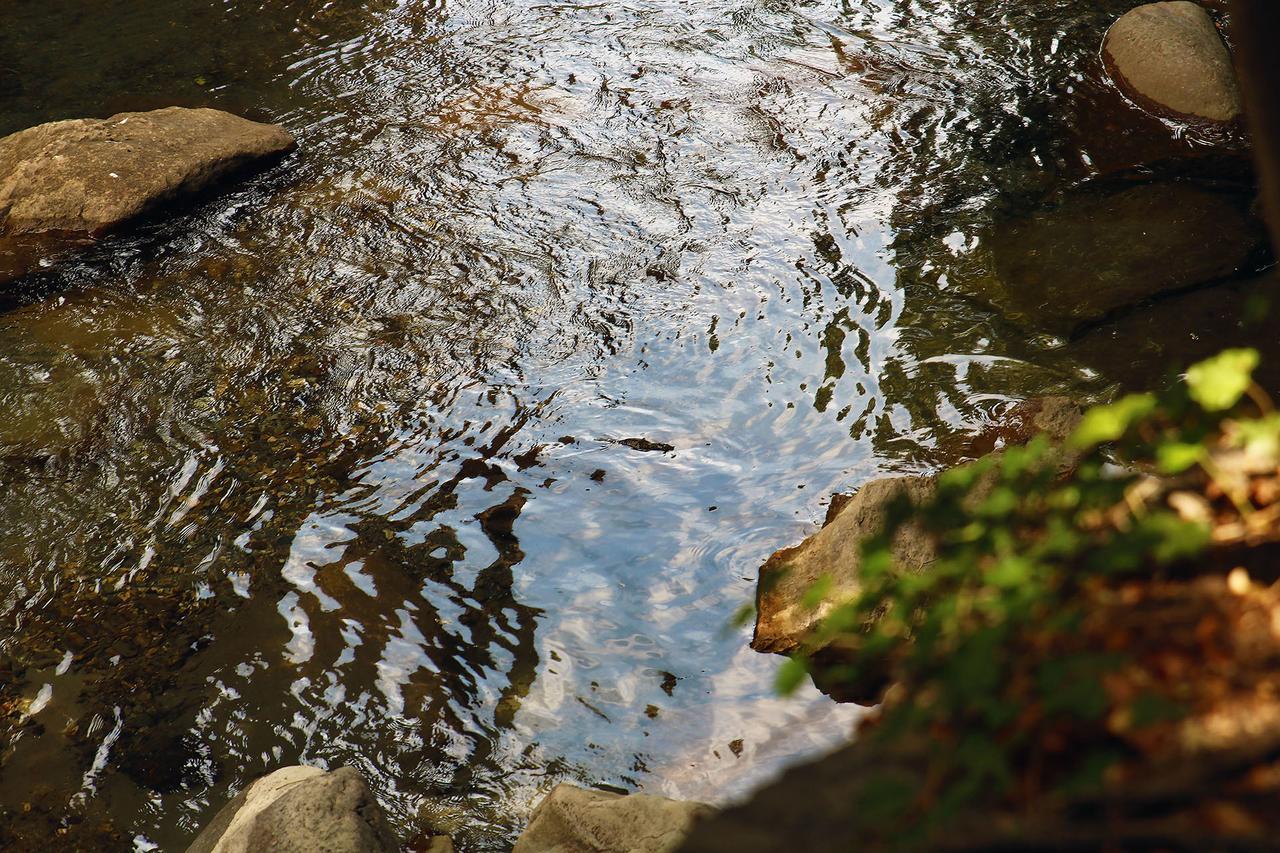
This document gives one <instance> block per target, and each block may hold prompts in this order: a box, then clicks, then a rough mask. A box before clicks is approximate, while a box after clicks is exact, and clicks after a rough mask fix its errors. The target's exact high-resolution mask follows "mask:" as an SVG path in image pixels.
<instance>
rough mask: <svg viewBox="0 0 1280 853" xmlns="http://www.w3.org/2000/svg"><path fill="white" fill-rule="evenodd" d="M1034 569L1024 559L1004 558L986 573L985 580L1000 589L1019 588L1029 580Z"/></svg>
mask: <svg viewBox="0 0 1280 853" xmlns="http://www.w3.org/2000/svg"><path fill="white" fill-rule="evenodd" d="M1035 568H1036V566H1035V563H1034V562H1032V561H1031V560H1028V559H1027V558H1026V557H1005V558H1004V559H1003V560H1001V561H999V562H998V563H996V564H995V565H994V566H992V567H991V570H990V571H989V572H987V580H988V581H990V582H991V583H992V584H994V585H995V586H998V587H1000V588H1002V589H1008V588H1011V587H1016V586H1021V585H1022V584H1024V583H1026V582H1027V581H1028V580H1030V579H1031V574H1032V572H1034V571H1035Z"/></svg>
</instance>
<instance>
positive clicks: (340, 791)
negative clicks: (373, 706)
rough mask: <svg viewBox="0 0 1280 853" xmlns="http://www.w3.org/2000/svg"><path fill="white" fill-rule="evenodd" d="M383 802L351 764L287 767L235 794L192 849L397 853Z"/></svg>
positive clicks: (200, 852) (190, 852)
mask: <svg viewBox="0 0 1280 853" xmlns="http://www.w3.org/2000/svg"><path fill="white" fill-rule="evenodd" d="M399 849H400V846H399V844H397V843H396V840H395V836H394V835H393V834H392V833H391V829H390V827H389V826H388V825H387V822H386V819H385V818H384V817H383V815H382V811H381V809H380V808H379V807H378V803H377V801H376V800H374V798H373V794H371V793H370V792H369V787H368V786H367V785H366V784H365V781H364V779H363V778H362V777H361V776H360V774H359V773H358V772H357V771H356V770H355V769H354V768H351V767H342V768H339V769H337V770H334V771H333V772H331V773H325V772H324V771H322V770H319V769H317V768H315V767H284V768H282V769H280V770H277V771H275V772H274V773H272V774H270V775H268V776H264V777H263V778H261V779H259V780H257V781H256V782H254V783H253V784H252V785H250V786H249V787H247V788H245V789H244V790H243V791H241V792H240V793H239V794H237V795H236V797H235V798H234V799H232V800H231V802H229V803H227V804H226V805H225V806H223V807H222V810H221V811H220V812H218V814H217V815H216V816H215V817H214V818H213V820H212V821H210V822H209V824H208V825H207V826H206V827H205V828H204V831H202V832H201V833H200V835H199V836H198V837H197V838H196V840H195V841H193V842H192V843H191V846H190V847H188V848H187V853H255V852H256V851H259V850H271V851H275V853H311V851H325V853H393V851H398V850H399Z"/></svg>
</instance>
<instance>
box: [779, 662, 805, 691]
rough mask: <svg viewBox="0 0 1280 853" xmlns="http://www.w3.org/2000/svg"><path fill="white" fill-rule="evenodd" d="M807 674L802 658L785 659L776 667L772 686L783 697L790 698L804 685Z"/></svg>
mask: <svg viewBox="0 0 1280 853" xmlns="http://www.w3.org/2000/svg"><path fill="white" fill-rule="evenodd" d="M808 674H809V666H808V664H807V663H806V662H805V659H804V658H802V657H793V658H787V659H786V660H784V661H783V662H782V666H780V667H778V674H777V676H776V677H775V678H774V682H773V686H774V689H775V690H777V691H778V693H780V694H781V695H783V696H790V695H791V694H792V693H795V692H796V690H797V689H798V688H799V687H800V685H801V684H803V683H804V680H805V677H806V676H808Z"/></svg>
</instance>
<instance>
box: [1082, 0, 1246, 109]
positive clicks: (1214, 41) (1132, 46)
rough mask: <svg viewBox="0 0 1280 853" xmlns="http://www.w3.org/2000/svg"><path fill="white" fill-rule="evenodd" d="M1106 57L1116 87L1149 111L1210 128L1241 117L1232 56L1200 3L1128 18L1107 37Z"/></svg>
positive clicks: (1151, 8) (1182, 1)
mask: <svg viewBox="0 0 1280 853" xmlns="http://www.w3.org/2000/svg"><path fill="white" fill-rule="evenodd" d="M1102 56H1103V61H1104V62H1105V63H1106V66H1107V71H1108V73H1110V74H1111V77H1112V79H1113V80H1115V82H1116V85H1117V86H1119V87H1120V89H1121V90H1122V91H1123V92H1124V93H1125V94H1126V95H1128V96H1129V97H1130V98H1132V99H1133V100H1134V101H1135V102H1136V103H1137V104H1138V105H1139V106H1141V107H1143V108H1145V109H1148V110H1151V111H1154V112H1157V113H1160V114H1163V115H1166V116H1170V117H1173V118H1184V119H1185V118H1191V119H1199V120H1203V121H1211V122H1229V121H1233V120H1235V119H1236V118H1238V117H1239V116H1240V111H1241V100H1240V90H1239V88H1238V87H1237V85H1236V77H1235V72H1234V70H1233V69H1232V67H1231V55H1230V54H1229V53H1228V52H1227V48H1226V45H1224V44H1223V43H1222V38H1221V37H1220V36H1219V35H1218V31H1217V29H1216V28H1215V27H1214V25H1213V19H1212V18H1210V17H1209V13H1208V12H1206V11H1205V10H1204V9H1202V8H1200V7H1199V6H1197V5H1196V4H1195V3H1189V2H1186V0H1177V2H1171V3H1148V4H1147V5H1145V6H1139V7H1138V8H1136V9H1133V10H1131V11H1129V12H1127V13H1126V14H1124V15H1122V16H1121V17H1120V18H1119V19H1118V20H1117V21H1116V22H1115V23H1114V24H1112V25H1111V29H1109V30H1108V31H1107V35H1106V37H1105V38H1104V39H1103V42H1102Z"/></svg>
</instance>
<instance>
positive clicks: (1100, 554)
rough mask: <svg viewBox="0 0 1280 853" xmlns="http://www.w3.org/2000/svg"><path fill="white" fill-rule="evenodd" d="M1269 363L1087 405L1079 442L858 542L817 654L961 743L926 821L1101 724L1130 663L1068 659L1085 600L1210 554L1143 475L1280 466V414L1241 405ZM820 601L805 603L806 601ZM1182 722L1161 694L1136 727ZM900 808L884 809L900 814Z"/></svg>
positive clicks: (1247, 354)
mask: <svg viewBox="0 0 1280 853" xmlns="http://www.w3.org/2000/svg"><path fill="white" fill-rule="evenodd" d="M1257 361H1258V357H1257V353H1256V352H1254V351H1252V350H1228V351H1226V352H1224V353H1222V354H1221V355H1219V356H1217V357H1215V358H1212V359H1209V360H1208V361H1205V362H1202V363H1200V364H1197V365H1195V366H1194V367H1192V368H1191V369H1190V370H1188V371H1187V374H1186V381H1185V383H1184V384H1183V385H1180V386H1177V387H1175V388H1172V389H1170V390H1169V391H1167V392H1165V393H1164V394H1162V395H1156V394H1136V395H1131V396H1127V397H1124V398H1122V399H1120V400H1118V401H1116V402H1114V403H1111V404H1109V405H1104V406H1098V407H1095V408H1093V409H1091V410H1090V411H1088V412H1087V413H1086V414H1085V416H1084V418H1083V420H1082V422H1081V424H1080V426H1079V428H1078V429H1077V431H1076V432H1075V434H1074V435H1073V436H1072V437H1071V438H1070V440H1069V441H1068V444H1067V449H1061V448H1054V447H1052V446H1050V444H1049V442H1048V441H1046V440H1044V439H1043V438H1039V439H1036V440H1035V441H1032V442H1031V443H1030V444H1028V445H1027V446H1025V447H1012V448H1007V449H1005V450H1004V451H1003V452H1002V453H999V454H993V455H990V456H988V457H985V458H983V459H980V460H978V461H976V462H973V463H971V464H968V465H964V466H961V467H959V468H955V469H952V470H949V471H946V472H944V473H942V474H941V475H940V476H939V477H938V480H937V486H938V487H937V492H936V495H935V497H934V498H933V500H932V501H929V502H927V503H925V504H924V505H922V506H918V507H917V506H912V505H911V504H910V502H908V501H907V500H906V499H905V498H900V499H899V500H897V501H895V502H894V503H893V504H891V505H890V506H889V507H888V509H887V517H888V522H887V524H886V527H885V530H884V532H883V533H882V534H880V535H877V536H875V537H873V538H871V539H869V540H868V541H866V542H864V544H863V561H862V578H861V580H862V581H863V585H864V586H863V593H862V595H861V596H860V597H859V598H857V599H856V600H854V601H851V602H848V603H845V604H842V605H840V606H838V607H836V608H835V609H834V610H833V612H832V613H830V615H829V616H828V617H827V618H826V619H825V620H824V622H823V623H822V625H821V626H820V628H819V629H818V631H817V632H816V633H815V635H814V636H813V637H812V643H811V645H810V646H809V647H808V648H807V650H806V651H807V652H809V653H812V652H814V651H817V650H818V649H822V648H825V647H827V646H829V645H831V644H833V643H838V646H839V648H840V649H841V650H842V654H844V655H845V657H846V658H847V660H845V661H844V664H846V665H845V666H842V669H840V670H838V671H836V672H835V673H834V674H835V675H839V673H840V672H843V673H845V674H846V675H847V677H848V678H849V679H850V682H851V683H852V682H855V681H857V680H859V679H861V678H863V677H865V676H871V675H873V674H874V673H876V672H881V673H883V672H885V671H886V670H888V671H891V672H892V673H893V676H894V679H895V680H896V681H898V682H900V683H902V684H904V685H906V686H908V690H907V691H905V696H906V698H905V699H904V700H902V701H900V702H898V703H896V704H894V705H893V706H892V707H891V708H889V709H888V710H886V711H885V713H884V715H883V718H882V720H881V723H880V724H879V726H878V727H877V729H876V731H877V732H879V734H880V736H883V737H890V738H892V737H897V736H900V735H902V734H905V733H908V732H916V733H920V732H929V733H938V732H942V733H951V735H950V736H951V741H950V746H949V747H948V748H946V749H940V750H939V755H940V756H942V761H943V769H944V772H943V778H944V779H945V784H943V786H942V788H941V789H940V790H939V791H934V792H933V794H932V795H930V796H931V797H932V799H931V804H932V805H931V808H930V810H929V811H930V813H931V814H937V813H939V812H940V811H942V812H945V811H950V810H955V809H958V808H960V807H962V806H963V804H964V803H965V802H967V801H969V800H970V799H972V798H974V797H977V796H980V795H983V796H987V795H990V794H992V793H993V792H995V793H999V792H1000V791H1001V790H1004V789H1005V788H1007V787H1008V786H1009V785H1011V784H1012V774H1011V773H1010V772H1009V769H1008V768H1009V766H1010V761H1011V760H1012V759H1011V756H1013V755H1014V754H1015V753H1016V752H1017V750H1019V749H1022V748H1024V747H1026V745H1027V744H1028V743H1029V742H1030V741H1031V739H1033V738H1034V736H1035V732H1037V731H1045V730H1049V729H1054V730H1057V728H1061V727H1067V728H1068V729H1070V727H1072V726H1081V725H1085V724H1088V723H1090V722H1095V721H1097V720H1098V719H1099V718H1100V717H1102V716H1103V715H1104V714H1105V713H1107V711H1108V701H1109V700H1108V696H1107V694H1106V692H1105V691H1104V689H1103V687H1102V685H1103V682H1104V678H1105V677H1106V675H1107V673H1108V672H1112V671H1115V670H1117V669H1119V668H1120V667H1121V666H1122V664H1123V662H1124V659H1123V657H1121V656H1119V655H1116V654H1099V653H1096V652H1094V651H1091V650H1088V649H1077V650H1076V651H1074V652H1071V653H1065V652H1062V651H1061V650H1062V649H1064V648H1070V647H1071V642H1070V640H1071V638H1072V637H1073V636H1074V635H1075V633H1076V632H1077V631H1078V629H1079V626H1080V625H1081V624H1082V621H1083V619H1084V617H1085V615H1086V614H1085V613H1083V612H1081V610H1080V609H1079V608H1080V606H1081V605H1080V604H1079V602H1080V601H1082V600H1085V598H1084V597H1082V596H1081V595H1079V593H1080V592H1081V591H1082V590H1083V589H1084V588H1085V587H1086V586H1087V585H1090V584H1092V585H1097V584H1100V583H1101V584H1105V583H1110V582H1113V581H1117V580H1120V579H1123V578H1125V577H1127V576H1135V575H1140V574H1151V573H1156V572H1160V571H1162V570H1163V569H1164V567H1167V566H1171V565H1174V564H1177V563H1179V562H1180V561H1187V560H1194V559H1195V558H1196V557H1197V555H1199V554H1201V553H1202V552H1203V551H1204V549H1205V548H1206V547H1207V545H1208V544H1209V541H1210V531H1209V528H1208V526H1207V524H1205V523H1203V522H1200V521H1188V520H1184V519H1183V518H1182V517H1180V516H1179V515H1177V514H1175V513H1174V512H1172V511H1169V510H1167V509H1162V508H1159V507H1151V508H1148V507H1144V506H1142V505H1141V502H1140V501H1139V500H1137V499H1135V498H1134V497H1133V490H1135V489H1137V488H1138V487H1139V486H1140V485H1141V480H1142V478H1143V477H1144V476H1145V475H1144V474H1142V473H1140V472H1141V471H1143V470H1148V471H1150V470H1155V471H1159V472H1160V473H1163V474H1167V475H1185V474H1189V473H1190V472H1191V471H1193V470H1194V469H1197V467H1199V468H1200V469H1201V471H1202V473H1204V472H1208V476H1209V477H1212V476H1213V471H1212V470H1211V468H1212V455H1211V453H1210V449H1211V448H1212V447H1213V446H1215V442H1218V443H1221V442H1222V441H1224V440H1225V441H1226V442H1228V443H1230V442H1234V444H1235V445H1236V446H1238V447H1241V448H1244V449H1245V450H1246V451H1247V452H1250V453H1259V454H1263V453H1265V454H1269V455H1270V456H1272V457H1277V456H1280V415H1277V414H1272V413H1270V412H1261V413H1259V412H1251V413H1250V412H1241V411H1239V409H1240V408H1241V407H1243V406H1244V405H1245V403H1242V400H1243V399H1244V398H1245V396H1246V394H1252V393H1253V392H1251V389H1250V383H1251V378H1250V376H1251V371H1252V370H1253V369H1254V367H1255V366H1256V365H1257ZM1254 396H1256V395H1254ZM1224 436H1226V439H1224V438H1223V437H1224ZM1117 462H1121V463H1122V464H1120V465H1117V464H1116V463H1117ZM1064 470H1065V471H1068V473H1066V474H1064V473H1063V472H1064ZM908 522H910V523H912V524H913V525H916V526H917V527H919V528H920V529H922V530H924V531H926V532H927V533H928V534H930V535H931V536H932V537H933V539H934V541H935V543H936V546H937V558H936V560H935V562H934V563H933V564H931V565H930V566H929V567H928V568H927V569H926V570H925V571H924V572H922V573H919V574H913V573H909V572H900V571H896V570H895V569H894V561H893V554H892V547H891V543H892V541H893V535H894V532H895V531H896V530H898V529H899V528H900V527H901V526H902V525H903V524H906V523H908ZM818 592H821V589H819V588H815V590H811V593H813V594H814V595H817V594H818ZM817 603H818V602H817V601H816V600H811V598H810V597H806V601H805V606H808V607H815V606H817ZM1028 649H1036V650H1039V651H1038V652H1037V653H1036V654H1028V653H1027V651H1028ZM1055 649H1057V650H1058V651H1056V652H1055V651H1052V650H1055ZM1045 650H1050V651H1045ZM805 661H806V656H805V654H800V655H798V656H796V657H795V658H794V659H792V660H791V661H790V662H789V663H788V664H787V665H784V667H783V668H782V671H781V672H780V673H779V678H778V684H779V687H780V688H788V689H794V688H795V686H796V685H798V684H799V683H800V682H801V680H802V678H803V675H804V672H805V666H806V664H805ZM832 675H833V672H832V671H828V672H827V676H828V678H827V680H828V681H829V680H830V679H831V677H832ZM1011 685H1020V686H1017V687H1014V686H1011ZM1029 709H1030V710H1029ZM1176 713H1177V709H1176V708H1173V707H1170V706H1169V705H1168V704H1167V703H1165V702H1163V700H1161V699H1160V698H1159V697H1158V696H1154V695H1152V696H1147V695H1144V696H1142V697H1140V698H1139V700H1138V701H1137V702H1135V704H1134V707H1132V708H1131V709H1130V715H1131V717H1132V719H1133V720H1134V722H1135V724H1142V725H1145V724H1149V723H1153V722H1158V721H1161V720H1167V719H1171V718H1173V716H1172V715H1175V714H1176ZM1114 758H1115V756H1114V755H1113V754H1112V753H1110V752H1108V751H1106V750H1105V749H1103V750H1100V751H1097V752H1086V753H1082V754H1081V755H1079V756H1076V759H1077V763H1076V765H1075V770H1074V771H1072V772H1071V773H1069V774H1067V775H1068V777H1069V778H1068V779H1066V781H1065V782H1064V784H1065V785H1068V786H1078V785H1084V784H1088V782H1089V780H1094V779H1097V778H1100V777H1101V773H1102V771H1103V770H1104V769H1105V768H1106V767H1107V766H1109V764H1110V763H1111V762H1112V761H1113V760H1114ZM890 799H892V798H890ZM881 806H882V807H884V804H881ZM898 806H899V804H898V803H897V801H896V800H895V801H894V806H893V808H884V810H887V811H888V812H891V813H893V814H899V815H900V813H901V812H900V810H899V808H898Z"/></svg>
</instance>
